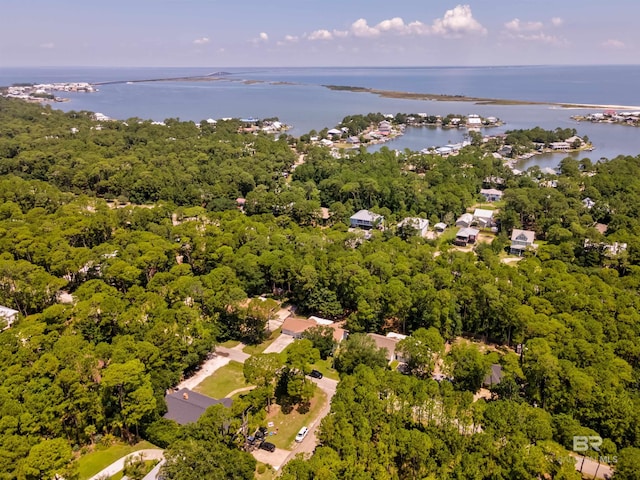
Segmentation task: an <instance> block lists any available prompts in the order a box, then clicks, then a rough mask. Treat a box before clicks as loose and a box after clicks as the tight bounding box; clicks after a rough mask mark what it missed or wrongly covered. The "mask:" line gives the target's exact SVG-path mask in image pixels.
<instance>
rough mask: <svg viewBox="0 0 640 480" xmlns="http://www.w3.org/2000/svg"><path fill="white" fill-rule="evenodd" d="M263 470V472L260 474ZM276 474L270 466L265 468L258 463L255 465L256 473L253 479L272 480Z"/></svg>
mask: <svg viewBox="0 0 640 480" xmlns="http://www.w3.org/2000/svg"><path fill="white" fill-rule="evenodd" d="M263 468H264V471H263V472H262V473H260V471H262V469H263ZM277 473H278V472H276V471H275V470H274V469H273V468H272V467H271V466H267V465H266V464H264V463H260V462H258V465H256V473H255V477H254V478H256V480H273V479H274V478H276V475H277Z"/></svg>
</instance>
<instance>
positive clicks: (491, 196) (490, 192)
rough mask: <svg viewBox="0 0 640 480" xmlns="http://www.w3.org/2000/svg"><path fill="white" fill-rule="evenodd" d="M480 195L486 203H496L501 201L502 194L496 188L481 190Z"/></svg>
mask: <svg viewBox="0 0 640 480" xmlns="http://www.w3.org/2000/svg"><path fill="white" fill-rule="evenodd" d="M480 195H482V196H483V197H484V198H485V199H486V200H487V202H497V201H499V200H502V195H504V193H503V192H502V191H501V190H498V189H496V188H481V189H480Z"/></svg>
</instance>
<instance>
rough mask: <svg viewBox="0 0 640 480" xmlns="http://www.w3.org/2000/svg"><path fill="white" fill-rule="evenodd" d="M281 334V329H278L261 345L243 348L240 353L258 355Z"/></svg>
mask: <svg viewBox="0 0 640 480" xmlns="http://www.w3.org/2000/svg"><path fill="white" fill-rule="evenodd" d="M281 332H282V329H281V328H278V329H277V330H274V331H273V332H271V335H270V336H269V338H267V339H266V340H265V341H264V342H262V343H261V344H259V345H247V346H246V347H244V348H243V349H242V351H243V352H244V353H248V354H249V355H257V354H259V353H262V352H264V351H265V350H266V349H267V347H268V346H269V345H271V344H272V343H273V342H274V340H275V339H276V338H278V337H279V336H280V333H281Z"/></svg>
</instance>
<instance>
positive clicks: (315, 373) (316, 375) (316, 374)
mask: <svg viewBox="0 0 640 480" xmlns="http://www.w3.org/2000/svg"><path fill="white" fill-rule="evenodd" d="M309 376H310V377H313V378H322V372H319V371H318V370H311V373H310V374H309Z"/></svg>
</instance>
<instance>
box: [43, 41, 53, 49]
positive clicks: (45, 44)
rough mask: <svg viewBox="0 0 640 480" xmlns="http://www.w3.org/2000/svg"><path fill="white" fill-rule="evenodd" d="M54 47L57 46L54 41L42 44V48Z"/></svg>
mask: <svg viewBox="0 0 640 480" xmlns="http://www.w3.org/2000/svg"><path fill="white" fill-rule="evenodd" d="M54 47H55V44H54V43H53V42H46V43H41V44H40V48H47V49H52V48H54Z"/></svg>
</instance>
